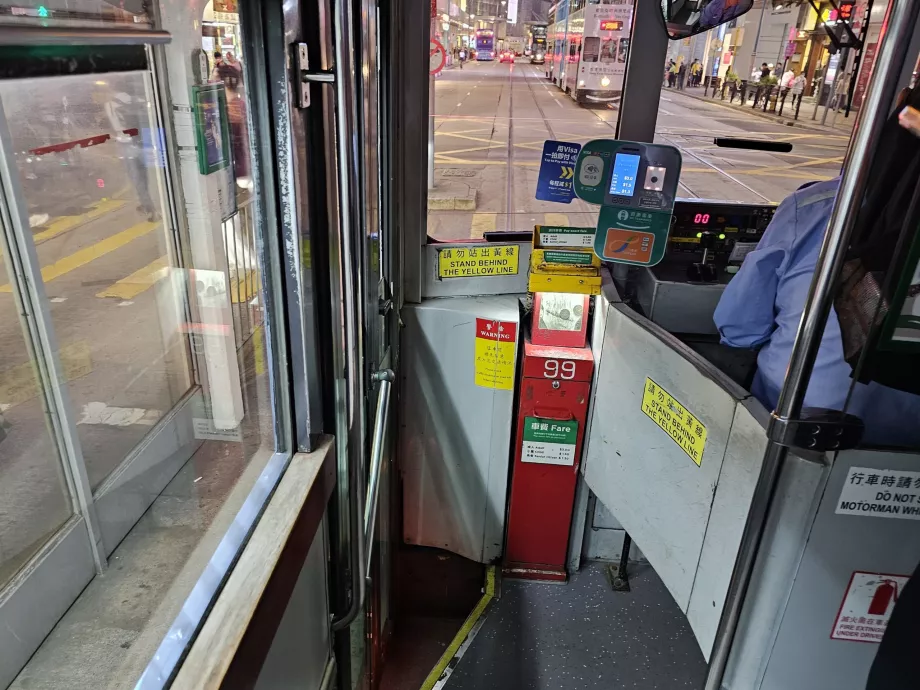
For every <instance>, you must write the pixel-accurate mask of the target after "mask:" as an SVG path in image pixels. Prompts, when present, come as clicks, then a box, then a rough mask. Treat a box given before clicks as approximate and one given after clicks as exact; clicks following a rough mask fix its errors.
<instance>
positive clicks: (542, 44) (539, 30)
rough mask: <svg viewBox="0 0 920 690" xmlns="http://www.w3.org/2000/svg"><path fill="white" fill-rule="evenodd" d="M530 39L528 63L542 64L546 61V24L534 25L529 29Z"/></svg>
mask: <svg viewBox="0 0 920 690" xmlns="http://www.w3.org/2000/svg"><path fill="white" fill-rule="evenodd" d="M530 35H531V37H532V41H531V44H530V46H529V49H530V61H531V62H533V63H536V64H542V63H543V62H544V60H545V59H546V24H534V25H533V26H531V27H530Z"/></svg>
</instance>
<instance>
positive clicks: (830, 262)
mask: <svg viewBox="0 0 920 690" xmlns="http://www.w3.org/2000/svg"><path fill="white" fill-rule="evenodd" d="M918 11H920V0H893V2H892V3H891V5H889V8H888V14H887V16H886V17H885V22H884V24H883V26H884V27H885V29H884V30H883V35H882V38H881V41H880V43H879V52H878V58H877V61H876V63H875V67H874V68H873V70H872V77H871V81H870V84H869V90H868V94H867V96H866V100H865V102H864V104H863V107H862V108H860V111H859V116H858V118H857V121H856V127H855V128H854V132H853V138H852V140H851V141H850V147H849V149H848V151H847V162H846V165H845V166H844V170H843V174H842V176H841V180H840V186H839V189H838V191H837V198H836V200H835V201H834V208H833V211H832V212H831V217H830V221H829V222H828V226H827V232H826V233H825V235H824V242H823V244H822V245H821V253H820V254H819V256H818V261H817V264H816V266H815V273H814V278H813V279H812V282H811V288H810V289H809V292H808V299H807V301H806V302H805V309H804V311H803V313H802V320H801V321H800V322H799V330H798V332H797V333H796V337H795V344H794V345H793V348H792V356H791V358H790V360H789V367H788V369H787V370H786V378H785V380H784V381H783V387H782V390H781V391H780V394H779V399H778V401H777V403H776V409H775V410H774V412H773V415H772V417H771V420H770V425H769V427H768V430H767V432H768V441H767V449H766V452H765V453H764V459H763V464H762V465H761V468H760V475H759V476H758V478H757V484H756V485H755V487H754V494H753V497H752V498H751V507H750V510H749V511H748V516H747V520H746V522H745V525H744V532H743V533H742V535H741V543H740V545H739V548H738V556H737V558H736V559H735V566H734V569H733V570H732V579H731V582H730V584H729V588H728V593H727V594H726V597H725V606H724V608H723V609H722V617H721V618H720V620H719V628H718V630H717V632H716V638H715V642H714V644H713V649H712V655H711V657H710V661H709V673H708V675H707V677H706V684H705V686H704V688H705V690H721V689H722V682H723V679H724V676H725V669H726V667H727V665H728V658H729V654H730V653H731V648H732V644H733V642H734V640H735V633H736V632H737V630H738V622H739V620H740V618H741V611H742V608H743V606H744V601H745V599H746V597H747V592H748V587H749V585H750V583H751V576H752V574H753V572H754V565H755V563H756V560H757V556H758V554H759V552H760V546H761V542H762V541H763V535H764V532H765V530H766V525H767V520H768V518H769V515H770V508H771V506H772V504H773V499H774V496H775V494H776V485H777V481H778V479H779V476H780V473H781V471H782V467H783V463H784V462H785V460H786V455H787V454H788V448H787V447H786V446H783V445H780V444H779V443H778V442H777V441H775V440H773V438H772V434H771V431H773V430H774V429H776V428H779V427H781V426H783V425H784V424H785V423H786V422H788V421H789V420H792V419H795V418H797V417H798V415H799V414H801V412H802V404H803V402H804V400H805V391H806V390H807V388H808V381H809V379H810V377H811V372H812V370H813V368H814V364H815V359H816V357H817V354H818V348H819V347H820V345H821V339H822V337H823V335H824V326H825V323H826V322H827V318H828V316H829V315H830V311H831V306H832V305H833V300H834V296H835V287H836V283H837V280H838V277H839V275H840V271H841V269H842V267H843V263H844V261H845V259H846V254H847V250H848V249H849V245H850V237H851V235H852V233H853V228H854V226H855V224H856V217H857V215H858V213H859V209H860V204H861V203H862V199H863V196H864V194H865V191H866V186H867V183H868V179H869V172H870V168H871V163H872V159H873V157H874V155H875V149H876V147H877V145H878V142H879V138H880V137H881V133H882V128H883V126H884V125H885V122H886V120H887V119H888V114H889V111H890V110H891V106H892V103H893V102H894V98H895V96H896V93H897V88H898V77H899V75H900V73H901V69H902V68H903V66H904V62H905V59H906V57H907V51H908V49H909V47H910V41H911V37H912V34H913V31H914V27H915V26H916V23H917V16H918Z"/></svg>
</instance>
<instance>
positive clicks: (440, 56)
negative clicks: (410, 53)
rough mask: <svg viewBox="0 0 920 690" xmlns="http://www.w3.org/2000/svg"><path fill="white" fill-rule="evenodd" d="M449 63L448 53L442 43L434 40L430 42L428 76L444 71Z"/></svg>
mask: <svg viewBox="0 0 920 690" xmlns="http://www.w3.org/2000/svg"><path fill="white" fill-rule="evenodd" d="M445 62H447V51H445V50H444V46H443V45H441V42H440V41H439V40H438V39H436V38H432V39H431V40H430V41H429V42H428V74H437V73H438V72H440V71H441V70H442V69H444V63H445Z"/></svg>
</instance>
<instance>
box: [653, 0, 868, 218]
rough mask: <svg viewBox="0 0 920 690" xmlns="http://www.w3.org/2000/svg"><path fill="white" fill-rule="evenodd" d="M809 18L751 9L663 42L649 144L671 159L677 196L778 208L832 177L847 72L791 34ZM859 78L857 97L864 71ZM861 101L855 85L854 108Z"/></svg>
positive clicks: (815, 41)
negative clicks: (721, 141) (667, 149)
mask: <svg viewBox="0 0 920 690" xmlns="http://www.w3.org/2000/svg"><path fill="white" fill-rule="evenodd" d="M811 14H813V10H812V9H811V8H810V7H809V6H808V5H807V4H805V5H801V6H798V5H790V6H788V7H785V6H777V7H776V8H774V7H773V6H772V5H768V6H767V7H765V8H764V7H762V6H761V4H760V3H759V2H758V3H756V5H755V8H754V9H753V10H752V11H751V12H749V13H747V14H745V15H743V16H741V17H739V18H738V19H737V20H735V21H733V22H731V23H729V24H725V25H722V26H720V27H717V28H715V29H712V30H710V31H708V32H706V33H702V34H698V35H696V36H692V37H691V38H688V39H685V40H682V41H672V42H670V43H669V45H668V52H667V56H666V63H665V65H663V78H662V94H661V105H660V108H659V110H658V120H657V126H656V130H655V141H656V143H659V144H669V145H672V146H676V147H678V148H679V149H680V150H681V155H682V156H683V167H682V169H681V176H680V186H679V188H678V194H679V195H680V196H682V197H689V198H701V199H720V200H731V201H742V202H748V203H763V202H780V201H782V200H783V199H785V198H786V197H787V196H789V195H790V194H792V193H793V192H794V191H795V190H796V189H798V188H799V187H801V186H802V185H803V184H805V183H807V182H815V181H821V180H830V179H831V178H833V177H835V176H837V175H838V174H839V173H840V168H841V166H842V163H843V157H844V154H845V153H846V148H847V145H848V143H849V139H850V134H851V132H852V129H853V123H854V121H855V119H856V117H855V111H854V112H851V113H850V116H849V117H846V116H845V113H844V106H845V103H846V96H845V93H846V90H847V87H848V86H849V84H850V76H851V74H852V70H853V69H854V67H853V65H852V64H850V63H851V61H850V60H849V59H848V58H847V57H846V56H844V62H843V63H840V54H839V53H838V54H837V55H831V54H830V52H829V50H828V46H829V42H828V39H827V36H826V34H825V33H824V32H823V31H817V32H812V31H809V30H805V29H802V28H797V27H802V26H806V25H807V23H808V21H809V16H810V15H811ZM870 25H871V24H870ZM813 26H814V25H813V24H812V28H813ZM758 27H759V31H758ZM876 31H877V29H876ZM758 33H759V35H760V38H759V39H758V38H757V36H758ZM871 39H872V36H871V35H870V40H871ZM876 40H877V38H876ZM838 67H840V69H838ZM869 67H871V65H870V66H869ZM860 69H862V70H866V71H865V73H864V77H863V79H861V80H860V81H858V82H857V84H860V83H861V84H862V85H863V88H864V86H865V83H866V81H867V80H868V68H867V66H866V65H862V66H861V67H860ZM861 98H862V94H861V91H860V88H859V86H858V85H857V88H856V89H855V91H854V98H853V106H854V109H858V107H859V105H860V101H861ZM790 125H792V126H790ZM715 137H724V138H742V139H755V140H763V141H769V142H772V143H788V144H791V145H792V150H791V151H790V152H787V153H775V152H765V151H753V150H744V149H738V148H720V147H717V146H715V144H714V143H713V139H714V138H715Z"/></svg>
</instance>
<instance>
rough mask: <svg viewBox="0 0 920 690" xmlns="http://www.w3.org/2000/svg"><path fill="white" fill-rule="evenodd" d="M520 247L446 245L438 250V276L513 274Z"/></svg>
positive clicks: (506, 245) (516, 269)
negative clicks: (446, 246)
mask: <svg viewBox="0 0 920 690" xmlns="http://www.w3.org/2000/svg"><path fill="white" fill-rule="evenodd" d="M519 250H520V247H518V246H517V245H516V244H496V245H484V246H482V247H448V248H446V249H441V250H440V251H439V252H438V277H440V278H475V277H477V276H514V275H517V272H518V255H519Z"/></svg>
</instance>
